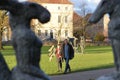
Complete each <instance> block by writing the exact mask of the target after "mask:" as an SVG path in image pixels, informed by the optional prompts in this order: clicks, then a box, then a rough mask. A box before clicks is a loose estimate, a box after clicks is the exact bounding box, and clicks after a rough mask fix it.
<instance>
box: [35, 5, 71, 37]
mask: <svg viewBox="0 0 120 80" xmlns="http://www.w3.org/2000/svg"><path fill="white" fill-rule="evenodd" d="M42 5H43V6H44V7H45V8H47V9H48V10H49V11H50V13H51V19H50V22H48V23H46V24H40V23H39V22H38V21H37V20H35V21H34V23H35V25H36V26H35V32H36V34H39V32H40V33H41V35H38V37H40V38H41V39H46V38H50V32H53V38H54V39H57V34H58V30H61V39H65V38H67V37H73V5H72V4H50V3H49V4H47V3H43V4H42ZM46 32H47V33H48V35H47V36H46V35H45V33H46Z"/></svg>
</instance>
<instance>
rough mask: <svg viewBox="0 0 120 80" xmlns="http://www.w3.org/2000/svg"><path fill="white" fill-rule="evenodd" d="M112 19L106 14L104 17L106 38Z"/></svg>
mask: <svg viewBox="0 0 120 80" xmlns="http://www.w3.org/2000/svg"><path fill="white" fill-rule="evenodd" d="M109 21H110V19H109V16H108V15H107V14H106V15H104V20H103V22H104V36H105V37H108V23H109Z"/></svg>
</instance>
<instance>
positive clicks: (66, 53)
mask: <svg viewBox="0 0 120 80" xmlns="http://www.w3.org/2000/svg"><path fill="white" fill-rule="evenodd" d="M62 55H63V58H64V59H65V63H66V66H65V71H64V74H66V73H67V71H68V70H69V72H70V71H71V68H70V65H69V60H70V59H72V58H73V57H74V49H73V47H72V45H71V44H69V42H68V40H67V39H65V40H64V43H63V46H62Z"/></svg>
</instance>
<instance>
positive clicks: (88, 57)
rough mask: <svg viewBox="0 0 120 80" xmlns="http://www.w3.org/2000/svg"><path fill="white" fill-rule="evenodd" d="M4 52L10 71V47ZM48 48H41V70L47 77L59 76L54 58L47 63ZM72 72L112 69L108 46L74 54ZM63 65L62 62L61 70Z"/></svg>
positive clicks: (12, 54) (12, 56)
mask: <svg viewBox="0 0 120 80" xmlns="http://www.w3.org/2000/svg"><path fill="white" fill-rule="evenodd" d="M4 48H5V50H1V52H2V54H3V55H4V57H5V59H6V62H7V64H8V66H9V68H10V69H12V68H13V67H14V66H15V65H16V59H15V56H14V51H13V49H12V47H11V46H5V47H4ZM48 49H49V47H43V48H42V56H41V62H40V64H41V68H42V69H43V71H45V72H46V73H47V74H49V75H54V74H61V73H58V72H57V63H56V57H54V58H53V59H52V61H51V62H50V61H49V57H48V52H47V51H48ZM70 65H71V69H72V72H77V71H86V70H93V69H101V68H109V67H113V66H114V63H113V54H112V49H111V47H110V46H94V47H86V49H85V54H75V57H74V59H73V60H71V61H70ZM64 67H65V63H64V62H63V70H64Z"/></svg>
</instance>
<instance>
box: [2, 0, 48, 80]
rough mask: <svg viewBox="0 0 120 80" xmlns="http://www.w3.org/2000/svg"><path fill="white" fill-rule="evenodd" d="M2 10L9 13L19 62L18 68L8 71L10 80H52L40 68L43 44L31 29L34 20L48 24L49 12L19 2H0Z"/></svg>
mask: <svg viewBox="0 0 120 80" xmlns="http://www.w3.org/2000/svg"><path fill="white" fill-rule="evenodd" d="M0 9H1V10H7V11H9V24H10V27H11V30H12V44H13V47H14V49H15V53H16V54H15V55H16V60H17V66H16V67H15V68H14V69H13V70H12V71H9V70H7V71H8V73H9V75H8V76H10V77H9V80H50V78H49V77H48V76H47V75H46V74H45V73H44V72H43V71H42V70H41V68H40V66H39V62H40V55H41V47H42V42H41V40H39V39H38V38H37V37H36V36H35V33H34V32H33V31H32V30H31V28H30V21H31V20H32V19H38V20H39V21H40V22H41V23H47V22H48V21H49V20H50V13H49V11H48V10H47V9H45V8H44V7H42V6H41V5H39V4H37V3H32V2H18V1H17V0H0ZM3 61H4V59H3V58H1V63H3V64H4V65H6V64H5V63H4V62H3ZM4 65H3V66H4ZM6 69H7V67H6ZM3 70H4V69H3ZM5 71H6V70H5ZM2 74H4V73H2ZM2 74H0V76H2ZM0 80H8V79H5V78H4V79H3V78H2V79H1V78H0Z"/></svg>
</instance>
